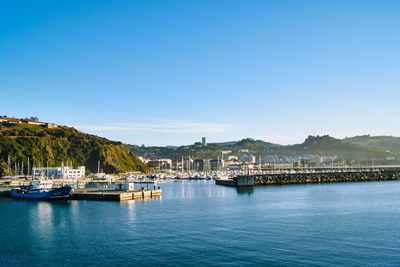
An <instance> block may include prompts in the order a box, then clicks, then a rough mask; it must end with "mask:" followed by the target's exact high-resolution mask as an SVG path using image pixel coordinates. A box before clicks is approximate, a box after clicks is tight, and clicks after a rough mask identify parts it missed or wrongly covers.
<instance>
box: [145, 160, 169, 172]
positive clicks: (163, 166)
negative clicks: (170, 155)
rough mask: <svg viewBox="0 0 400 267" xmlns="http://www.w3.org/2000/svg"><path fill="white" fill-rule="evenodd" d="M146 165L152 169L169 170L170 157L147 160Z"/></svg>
mask: <svg viewBox="0 0 400 267" xmlns="http://www.w3.org/2000/svg"><path fill="white" fill-rule="evenodd" d="M147 167H149V168H150V169H153V170H169V169H171V167H172V160H171V159H156V160H151V161H149V162H147Z"/></svg>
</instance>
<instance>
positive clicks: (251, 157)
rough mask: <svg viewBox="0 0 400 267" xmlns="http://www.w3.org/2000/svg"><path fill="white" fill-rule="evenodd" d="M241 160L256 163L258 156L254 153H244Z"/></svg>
mask: <svg viewBox="0 0 400 267" xmlns="http://www.w3.org/2000/svg"><path fill="white" fill-rule="evenodd" d="M240 161H241V162H251V163H254V162H256V156H254V155H243V156H241V157H240Z"/></svg>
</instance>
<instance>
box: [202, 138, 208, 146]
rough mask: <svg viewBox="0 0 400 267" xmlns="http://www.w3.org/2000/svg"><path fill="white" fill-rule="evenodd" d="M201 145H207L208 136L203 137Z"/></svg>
mask: <svg viewBox="0 0 400 267" xmlns="http://www.w3.org/2000/svg"><path fill="white" fill-rule="evenodd" d="M201 145H202V146H207V137H203V138H201Z"/></svg>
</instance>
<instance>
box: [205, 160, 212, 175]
mask: <svg viewBox="0 0 400 267" xmlns="http://www.w3.org/2000/svg"><path fill="white" fill-rule="evenodd" d="M210 170H211V160H209V159H203V172H209V171H210Z"/></svg>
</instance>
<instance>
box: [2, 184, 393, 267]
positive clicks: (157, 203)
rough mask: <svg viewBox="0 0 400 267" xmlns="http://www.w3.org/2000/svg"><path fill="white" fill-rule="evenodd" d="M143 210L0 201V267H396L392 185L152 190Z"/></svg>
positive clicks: (133, 204) (140, 204) (138, 204)
mask: <svg viewBox="0 0 400 267" xmlns="http://www.w3.org/2000/svg"><path fill="white" fill-rule="evenodd" d="M161 187H162V189H163V196H162V198H160V199H151V200H146V201H130V202H127V203H119V202H92V201H65V202H44V201H26V200H12V199H7V198H0V222H1V224H0V229H1V230H0V233H1V234H0V265H1V266H7V265H13V266H14V265H24V266H39V265H41V266H43V265H45V266H46V265H47V266H51V265H73V266H76V265H80V266H94V265H104V266H133V265H145V266H154V265H170V266H181V265H218V266H221V265H226V266H231V265H238V266H244V265H249V266H254V265H285V266H289V265H290V266H294V265H295V266H310V265H320V266H321V265H323V266H336V265H337V266H339V265H346V266H357V265H376V266H390V265H393V266H395V265H400V182H398V181H392V182H369V183H342V184H323V185H293V186H270V187H255V188H253V189H240V190H239V189H236V188H230V187H223V186H216V185H215V184H214V182H212V181H210V182H204V181H201V182H183V183H181V182H179V183H168V184H161Z"/></svg>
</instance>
